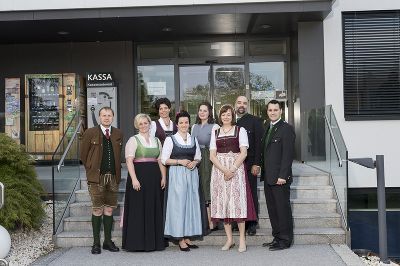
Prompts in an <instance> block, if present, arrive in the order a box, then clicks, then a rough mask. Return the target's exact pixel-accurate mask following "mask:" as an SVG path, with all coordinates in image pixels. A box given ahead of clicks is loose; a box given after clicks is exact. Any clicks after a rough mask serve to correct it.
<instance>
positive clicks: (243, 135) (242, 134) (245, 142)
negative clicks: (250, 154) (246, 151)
mask: <svg viewBox="0 0 400 266" xmlns="http://www.w3.org/2000/svg"><path fill="white" fill-rule="evenodd" d="M243 146H245V147H247V148H249V139H248V137H247V132H246V130H245V129H244V128H243V127H241V128H240V131H239V147H243Z"/></svg>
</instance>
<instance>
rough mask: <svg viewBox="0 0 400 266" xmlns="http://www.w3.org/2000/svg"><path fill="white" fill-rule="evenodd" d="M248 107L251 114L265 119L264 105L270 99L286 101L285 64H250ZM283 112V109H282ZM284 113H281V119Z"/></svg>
mask: <svg viewBox="0 0 400 266" xmlns="http://www.w3.org/2000/svg"><path fill="white" fill-rule="evenodd" d="M249 69H250V89H251V93H250V106H251V110H250V113H252V114H253V115H255V116H259V117H261V118H263V119H264V120H266V121H267V120H268V119H267V115H266V105H267V103H268V102H269V101H270V100H272V99H277V100H279V101H282V102H285V101H286V97H287V95H286V93H287V91H286V87H285V63H284V62H261V63H250V64H249ZM283 110H285V109H283ZM284 114H285V112H283V118H284V119H285V117H284Z"/></svg>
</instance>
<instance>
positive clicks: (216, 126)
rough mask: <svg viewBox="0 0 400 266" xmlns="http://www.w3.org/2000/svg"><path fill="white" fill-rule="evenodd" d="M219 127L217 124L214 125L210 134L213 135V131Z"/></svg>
mask: <svg viewBox="0 0 400 266" xmlns="http://www.w3.org/2000/svg"><path fill="white" fill-rule="evenodd" d="M219 128H220V126H219V125H218V124H214V126H213V128H212V129H211V132H213V133H214V131H215V130H217V129H219Z"/></svg>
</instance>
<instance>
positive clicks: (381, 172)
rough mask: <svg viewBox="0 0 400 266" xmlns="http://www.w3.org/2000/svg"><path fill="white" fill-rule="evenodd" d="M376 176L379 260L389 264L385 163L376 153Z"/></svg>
mask: <svg viewBox="0 0 400 266" xmlns="http://www.w3.org/2000/svg"><path fill="white" fill-rule="evenodd" d="M375 165H376V177H377V197H378V227H379V255H380V258H381V262H383V263H385V264H389V263H390V261H389V259H388V254H387V228H386V194H385V163H384V156H383V155H376V162H375Z"/></svg>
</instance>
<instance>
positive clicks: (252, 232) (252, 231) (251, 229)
mask: <svg viewBox="0 0 400 266" xmlns="http://www.w3.org/2000/svg"><path fill="white" fill-rule="evenodd" d="M256 233H257V230H256V227H255V226H250V227H249V229H247V234H248V235H249V236H255V235H256Z"/></svg>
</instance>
